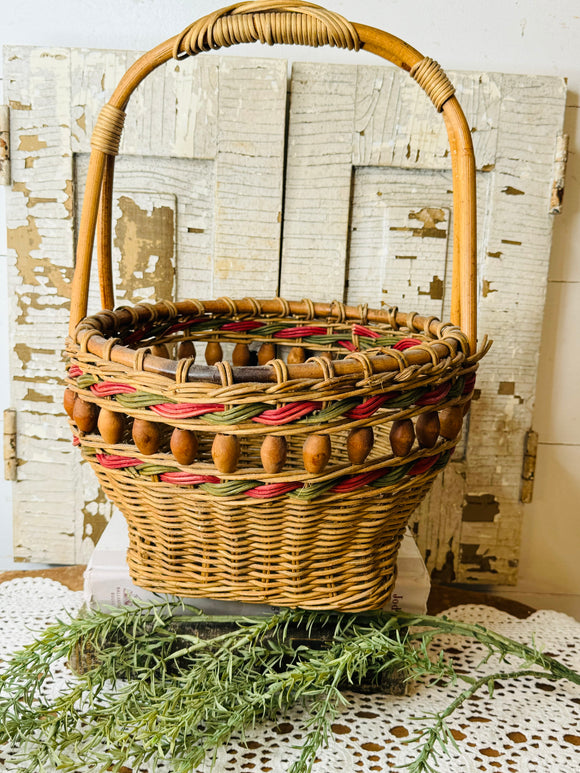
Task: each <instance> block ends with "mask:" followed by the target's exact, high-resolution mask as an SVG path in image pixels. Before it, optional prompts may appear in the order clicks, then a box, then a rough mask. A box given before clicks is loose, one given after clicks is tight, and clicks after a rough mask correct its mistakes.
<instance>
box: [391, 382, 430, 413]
mask: <svg viewBox="0 0 580 773" xmlns="http://www.w3.org/2000/svg"><path fill="white" fill-rule="evenodd" d="M429 390H430V387H420V388H419V389H410V390H409V391H408V392H404V393H403V394H402V395H401V396H400V397H395V398H394V399H393V400H389V402H388V403H385V408H407V407H408V406H409V405H413V403H415V402H416V401H417V400H418V399H419V398H420V397H423V395H424V394H426V393H427V392H428V391H429Z"/></svg>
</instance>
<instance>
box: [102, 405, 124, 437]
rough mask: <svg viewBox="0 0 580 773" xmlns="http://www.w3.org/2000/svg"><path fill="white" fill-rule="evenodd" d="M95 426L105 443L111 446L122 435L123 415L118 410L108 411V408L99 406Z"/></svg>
mask: <svg viewBox="0 0 580 773" xmlns="http://www.w3.org/2000/svg"><path fill="white" fill-rule="evenodd" d="M97 426H98V428H99V432H100V433H101V437H102V438H103V440H104V441H105V443H107V445H110V446H113V445H115V443H118V442H119V441H120V440H121V438H122V437H123V432H124V431H125V416H124V414H122V413H119V412H118V411H109V410H108V408H101V412H100V413H99V420H98V422H97Z"/></svg>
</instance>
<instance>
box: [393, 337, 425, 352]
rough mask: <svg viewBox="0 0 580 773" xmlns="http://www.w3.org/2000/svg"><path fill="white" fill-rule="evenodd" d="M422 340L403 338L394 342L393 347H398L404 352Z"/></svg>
mask: <svg viewBox="0 0 580 773" xmlns="http://www.w3.org/2000/svg"><path fill="white" fill-rule="evenodd" d="M420 343H421V341H420V340H419V339H418V338H401V340H400V341H397V343H396V344H393V349H397V350H398V351H400V352H402V351H404V350H405V349H410V348H411V347H412V346H419V344H420Z"/></svg>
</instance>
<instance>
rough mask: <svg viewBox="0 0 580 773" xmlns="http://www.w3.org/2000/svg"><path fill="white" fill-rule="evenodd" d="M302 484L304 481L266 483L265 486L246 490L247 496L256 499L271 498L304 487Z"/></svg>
mask: <svg viewBox="0 0 580 773" xmlns="http://www.w3.org/2000/svg"><path fill="white" fill-rule="evenodd" d="M302 485H303V484H302V483H265V484H264V485H263V486H256V488H252V489H249V490H248V491H246V496H248V497H254V498H256V499H271V498H272V497H279V496H280V495H281V494H288V493H289V492H290V491H295V490H296V489H297V488H302Z"/></svg>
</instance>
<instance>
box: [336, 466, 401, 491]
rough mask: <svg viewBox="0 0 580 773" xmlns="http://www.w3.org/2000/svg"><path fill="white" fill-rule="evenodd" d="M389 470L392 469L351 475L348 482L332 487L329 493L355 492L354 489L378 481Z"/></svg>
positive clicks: (387, 468)
mask: <svg viewBox="0 0 580 773" xmlns="http://www.w3.org/2000/svg"><path fill="white" fill-rule="evenodd" d="M391 469H392V467H386V468H381V469H380V470H373V471H372V472H362V473H361V474H360V475H353V476H352V478H348V480H344V481H342V483H338V484H337V485H336V486H333V487H332V489H331V491H336V492H337V493H340V492H346V491H356V489H359V488H362V487H363V486H368V484H369V483H373V482H374V481H375V480H378V479H379V478H381V477H382V476H383V475H385V473H386V472H388V471H389V470H391Z"/></svg>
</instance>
